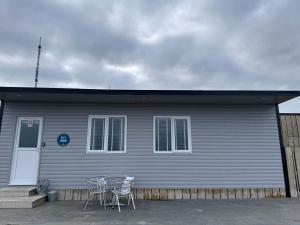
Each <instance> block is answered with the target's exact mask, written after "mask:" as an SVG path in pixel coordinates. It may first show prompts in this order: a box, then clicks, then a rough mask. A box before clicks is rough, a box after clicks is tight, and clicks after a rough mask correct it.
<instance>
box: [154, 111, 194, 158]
mask: <svg viewBox="0 0 300 225" xmlns="http://www.w3.org/2000/svg"><path fill="white" fill-rule="evenodd" d="M153 127H154V129H153V143H154V146H153V151H154V152H155V153H171V152H191V151H192V141H191V118H190V117H189V116H154V117H153Z"/></svg>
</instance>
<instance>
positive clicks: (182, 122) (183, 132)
mask: <svg viewBox="0 0 300 225" xmlns="http://www.w3.org/2000/svg"><path fill="white" fill-rule="evenodd" d="M174 121H175V149H176V150H188V149H189V146H188V129H187V120H186V119H175V120H174Z"/></svg>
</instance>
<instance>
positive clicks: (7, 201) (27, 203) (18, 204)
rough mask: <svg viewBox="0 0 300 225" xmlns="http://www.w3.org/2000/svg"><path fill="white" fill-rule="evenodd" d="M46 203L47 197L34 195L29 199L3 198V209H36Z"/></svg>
mask: <svg viewBox="0 0 300 225" xmlns="http://www.w3.org/2000/svg"><path fill="white" fill-rule="evenodd" d="M45 201H46V195H34V196H27V197H1V198H0V208H1V209H19V208H22V209H24V208H34V207H36V206H39V205H41V204H42V203H44V202H45Z"/></svg>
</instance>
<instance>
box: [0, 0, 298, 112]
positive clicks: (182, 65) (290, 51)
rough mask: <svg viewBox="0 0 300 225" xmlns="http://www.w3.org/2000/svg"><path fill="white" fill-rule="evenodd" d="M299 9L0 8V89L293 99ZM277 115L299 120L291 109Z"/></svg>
mask: <svg viewBox="0 0 300 225" xmlns="http://www.w3.org/2000/svg"><path fill="white" fill-rule="evenodd" d="M299 12H300V1H298V0H294V1H292V0H251V1H242V0H235V1H234V0H226V1H220V0H215V1H214V0H195V1H183V0H178V1H175V0H174V1H166V0H161V1H156V0H152V1H148V0H147V1H146V0H145V1H134V0H130V1H121V0H120V1H112V0H107V1H88V0H76V1H71V0H48V1H41V0H39V1H38V0H36V1H34V0H29V1H16V0H2V1H1V3H0V85H1V86H32V85H33V80H34V72H35V63H36V54H37V45H38V39H39V36H42V38H43V40H42V54H41V64H40V66H41V67H40V79H39V86H41V87H70V88H112V89H119V88H122V89H205V90H210V89H216V90H219V89H220V90H221V89H222V90H224V89H242V90H244V89H247V90H254V89H258V90H263V89H266V90H299V89H300V88H299V84H300V29H299V28H300V17H299ZM280 110H281V111H282V112H300V100H294V101H290V103H286V104H283V105H282V106H281V108H280Z"/></svg>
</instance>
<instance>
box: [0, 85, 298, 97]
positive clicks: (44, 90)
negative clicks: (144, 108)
mask: <svg viewBox="0 0 300 225" xmlns="http://www.w3.org/2000/svg"><path fill="white" fill-rule="evenodd" d="M0 92H34V93H65V94H110V95H115V94H116V95H117V94H134V95H161V94H165V95H178V94H180V95H201V94H204V95H205V94H209V95H215V94H218V95H220V94H222V95H232V94H240V95H249V94H250V95H252V94H253V95H279V94H280V95H282V94H285V95H291V96H294V97H297V96H300V91H295V90H293V91H286V90H132V89H80V88H43V87H38V88H34V87H0Z"/></svg>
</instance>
